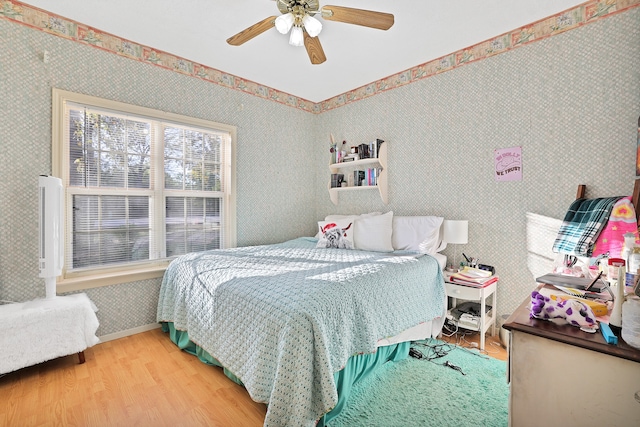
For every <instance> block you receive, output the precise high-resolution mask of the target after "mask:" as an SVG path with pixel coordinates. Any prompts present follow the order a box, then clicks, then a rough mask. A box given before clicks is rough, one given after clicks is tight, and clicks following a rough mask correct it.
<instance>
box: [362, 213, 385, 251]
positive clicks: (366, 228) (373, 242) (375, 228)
mask: <svg viewBox="0 0 640 427" xmlns="http://www.w3.org/2000/svg"><path fill="white" fill-rule="evenodd" d="M355 225H356V229H355V231H354V237H353V240H354V243H355V247H356V249H360V250H363V251H373V252H393V245H392V244H391V235H392V233H393V211H390V212H387V213H385V214H382V215H375V216H366V217H362V216H361V217H359V218H358V219H356V221H355Z"/></svg>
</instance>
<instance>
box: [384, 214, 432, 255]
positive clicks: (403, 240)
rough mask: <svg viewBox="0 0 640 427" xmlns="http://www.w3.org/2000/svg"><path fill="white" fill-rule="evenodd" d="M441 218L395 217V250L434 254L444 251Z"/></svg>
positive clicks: (393, 239)
mask: <svg viewBox="0 0 640 427" xmlns="http://www.w3.org/2000/svg"><path fill="white" fill-rule="evenodd" d="M443 222H444V218H442V217H439V216H395V217H393V237H392V242H393V248H394V249H395V250H406V251H418V252H421V253H426V254H434V253H436V252H438V251H439V250H442V248H441V247H440V244H441V243H442V231H441V230H442V223H443Z"/></svg>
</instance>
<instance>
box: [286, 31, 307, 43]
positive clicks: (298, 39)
mask: <svg viewBox="0 0 640 427" xmlns="http://www.w3.org/2000/svg"><path fill="white" fill-rule="evenodd" d="M289 44H290V45H292V46H302V45H303V44H304V35H303V34H302V27H293V28H292V29H291V36H289Z"/></svg>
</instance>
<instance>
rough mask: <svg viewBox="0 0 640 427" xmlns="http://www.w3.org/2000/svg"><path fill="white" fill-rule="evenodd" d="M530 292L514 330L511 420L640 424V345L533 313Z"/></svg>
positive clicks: (510, 324)
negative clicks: (608, 339)
mask: <svg viewBox="0 0 640 427" xmlns="http://www.w3.org/2000/svg"><path fill="white" fill-rule="evenodd" d="M529 307H530V297H528V298H526V299H525V301H524V302H523V303H522V304H521V305H520V306H519V307H518V309H517V310H516V311H515V312H514V313H513V314H512V315H511V316H510V317H509V319H508V320H507V321H506V322H505V324H504V328H505V329H507V330H509V331H510V346H509V367H508V376H509V381H510V384H511V385H510V387H511V392H510V395H509V425H510V426H512V427H523V426H560V425H564V426H581V427H586V426H598V427H604V426H607V427H609V426H640V350H637V349H634V348H633V347H631V346H629V345H628V344H626V343H625V342H624V341H623V340H622V338H621V337H618V345H611V344H607V343H606V341H605V340H604V338H603V336H602V333H601V332H600V331H598V332H597V333H595V334H589V333H586V332H583V331H581V330H580V329H579V328H577V327H574V326H570V325H562V326H558V325H556V324H554V323H552V322H549V321H546V320H538V319H530V318H529V312H530V310H529Z"/></svg>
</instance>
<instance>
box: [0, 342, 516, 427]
mask: <svg viewBox="0 0 640 427" xmlns="http://www.w3.org/2000/svg"><path fill="white" fill-rule="evenodd" d="M477 337H478V334H475V341H476V342H477ZM443 338H444V337H443ZM451 339H453V338H449V340H451ZM473 340H474V337H473V335H472V336H465V337H464V338H463V340H462V341H461V344H462V345H465V346H466V344H465V342H464V341H468V342H473ZM492 342H493V343H496V342H497V343H498V345H497V346H496V345H495V344H491V343H492ZM469 346H470V345H469ZM486 346H487V353H488V354H489V355H490V356H493V357H496V358H498V359H502V360H505V359H506V354H507V353H506V350H504V348H502V347H501V346H499V341H498V340H497V337H490V336H489V335H487V344H486ZM494 349H495V350H494ZM85 356H86V363H84V364H82V365H80V364H78V357H77V355H72V356H67V357H63V358H59V359H56V360H52V361H49V362H45V363H42V364H40V365H36V366H32V367H29V368H24V369H21V370H19V371H16V372H12V373H9V374H7V375H5V376H3V377H0V426H44V425H63V426H67V425H75V426H129V425H131V426H133V425H136V426H242V427H244V426H247V427H254V426H255V427H258V426H262V423H263V420H264V415H265V412H266V406H265V405H264V404H260V403H256V402H254V401H252V400H251V398H250V397H249V394H248V393H247V391H246V390H245V389H244V388H243V387H241V386H239V385H237V384H235V383H233V382H232V381H230V380H229V379H228V378H227V377H225V376H224V374H223V373H222V370H221V369H219V368H216V367H212V366H208V365H205V364H204V363H202V362H200V361H199V360H198V358H196V357H194V356H192V355H190V354H187V353H185V352H183V351H180V350H179V349H178V348H177V347H176V346H175V345H174V344H173V343H172V342H171V341H170V340H169V338H168V336H167V335H166V334H164V333H163V332H161V331H160V329H154V330H152V331H148V332H144V333H141V334H137V335H134V336H130V337H126V338H121V339H118V340H114V341H109V342H106V343H102V344H98V345H96V346H94V347H91V348H89V349H87V350H85Z"/></svg>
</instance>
